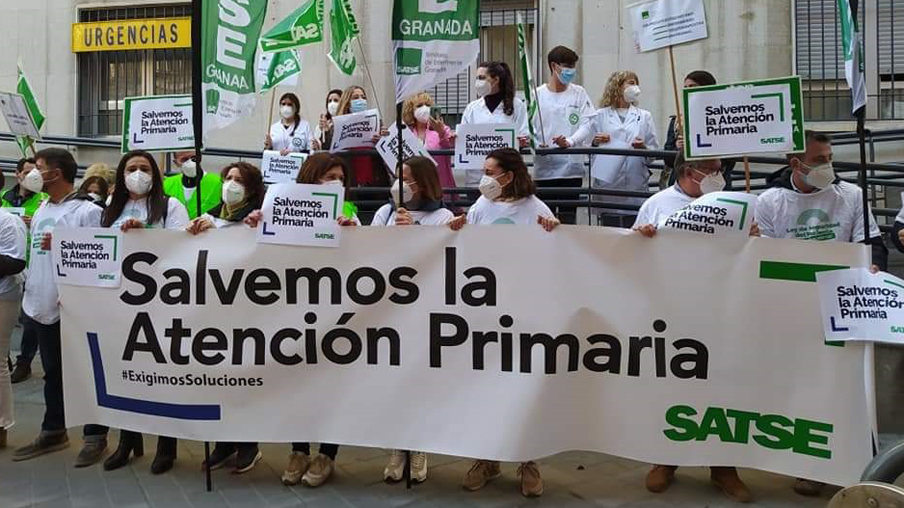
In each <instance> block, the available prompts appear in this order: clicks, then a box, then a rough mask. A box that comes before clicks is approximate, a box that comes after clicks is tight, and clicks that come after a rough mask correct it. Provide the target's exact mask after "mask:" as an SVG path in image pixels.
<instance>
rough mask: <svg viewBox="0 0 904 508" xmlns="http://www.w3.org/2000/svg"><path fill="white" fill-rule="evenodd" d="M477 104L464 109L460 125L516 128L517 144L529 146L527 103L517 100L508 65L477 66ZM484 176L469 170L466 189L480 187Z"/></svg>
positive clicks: (475, 82) (480, 172) (479, 171)
mask: <svg viewBox="0 0 904 508" xmlns="http://www.w3.org/2000/svg"><path fill="white" fill-rule="evenodd" d="M474 91H475V92H476V93H477V97H478V98H477V100H475V101H473V102H471V103H470V104H468V105H467V107H465V111H464V113H462V116H461V123H462V124H464V125H469V124H492V123H508V124H514V125H515V128H516V129H517V135H518V143H519V144H520V146H521V147H525V146H527V143H528V136H529V135H530V131H529V130H528V128H527V106H525V105H524V101H522V100H521V99H519V98H518V97H515V80H514V78H512V71H511V69H509V66H508V64H507V63H505V62H483V63H481V64H480V65H478V66H477V79H476V80H475V81H474ZM483 174H484V172H483V171H481V170H479V169H477V170H470V169H469V170H467V171H466V172H465V185H466V186H468V187H477V185H478V184H479V183H480V180H481V177H482V176H483Z"/></svg>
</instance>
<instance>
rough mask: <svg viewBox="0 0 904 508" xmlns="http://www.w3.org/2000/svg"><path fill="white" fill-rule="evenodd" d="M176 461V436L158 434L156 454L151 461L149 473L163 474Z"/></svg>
mask: <svg viewBox="0 0 904 508" xmlns="http://www.w3.org/2000/svg"><path fill="white" fill-rule="evenodd" d="M175 463H176V438H173V437H165V436H160V437H159V438H157V455H156V456H154V462H152V463H151V474H163V473H165V472H167V471H169V470H170V469H172V468H173V465H175Z"/></svg>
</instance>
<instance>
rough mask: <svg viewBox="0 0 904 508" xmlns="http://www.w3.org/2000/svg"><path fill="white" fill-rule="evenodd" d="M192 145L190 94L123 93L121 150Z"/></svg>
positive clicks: (145, 149) (163, 149)
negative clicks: (145, 94) (139, 95)
mask: <svg viewBox="0 0 904 508" xmlns="http://www.w3.org/2000/svg"><path fill="white" fill-rule="evenodd" d="M194 147H195V132H194V126H193V124H192V108H191V96H190V95H157V96H152V97H127V98H126V101H125V107H124V111H123V117H122V153H126V152H129V151H132V150H144V151H147V152H168V151H174V150H187V149H190V148H194Z"/></svg>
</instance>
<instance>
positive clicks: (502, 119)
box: [461, 97, 530, 187]
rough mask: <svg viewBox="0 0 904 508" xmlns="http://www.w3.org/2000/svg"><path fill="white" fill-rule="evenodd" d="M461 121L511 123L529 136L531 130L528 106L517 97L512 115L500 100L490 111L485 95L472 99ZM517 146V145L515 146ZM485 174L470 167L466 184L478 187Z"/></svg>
mask: <svg viewBox="0 0 904 508" xmlns="http://www.w3.org/2000/svg"><path fill="white" fill-rule="evenodd" d="M461 123H462V124H465V125H471V124H487V123H510V124H514V125H515V130H516V132H517V135H518V136H528V135H530V131H529V130H528V128H527V106H525V105H524V101H522V100H521V99H519V98H518V97H515V100H514V101H513V109H512V114H511V115H506V114H505V104H504V103H502V102H500V103H499V105H498V106H496V109H494V110H493V111H490V108H488V107H487V103H486V100H484V98H483V97H481V98H479V99H477V100H475V101H471V103H470V104H468V105H467V107H465V111H464V113H462V115H461ZM515 148H517V146H516V147H515ZM482 176H483V169H468V170H466V171H465V186H466V187H477V184H479V183H480V178H481V177H482Z"/></svg>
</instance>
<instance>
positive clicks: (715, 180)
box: [698, 173, 725, 194]
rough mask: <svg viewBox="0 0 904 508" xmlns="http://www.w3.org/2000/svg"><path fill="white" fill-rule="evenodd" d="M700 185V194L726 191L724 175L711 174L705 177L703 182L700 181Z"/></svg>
mask: <svg viewBox="0 0 904 508" xmlns="http://www.w3.org/2000/svg"><path fill="white" fill-rule="evenodd" d="M698 184H699V185H700V192H702V193H703V194H709V193H711V192H719V191H721V190H723V189H725V178H724V177H723V176H722V173H711V174H709V175H706V176H704V177H703V180H700V182H699V183H698Z"/></svg>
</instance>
